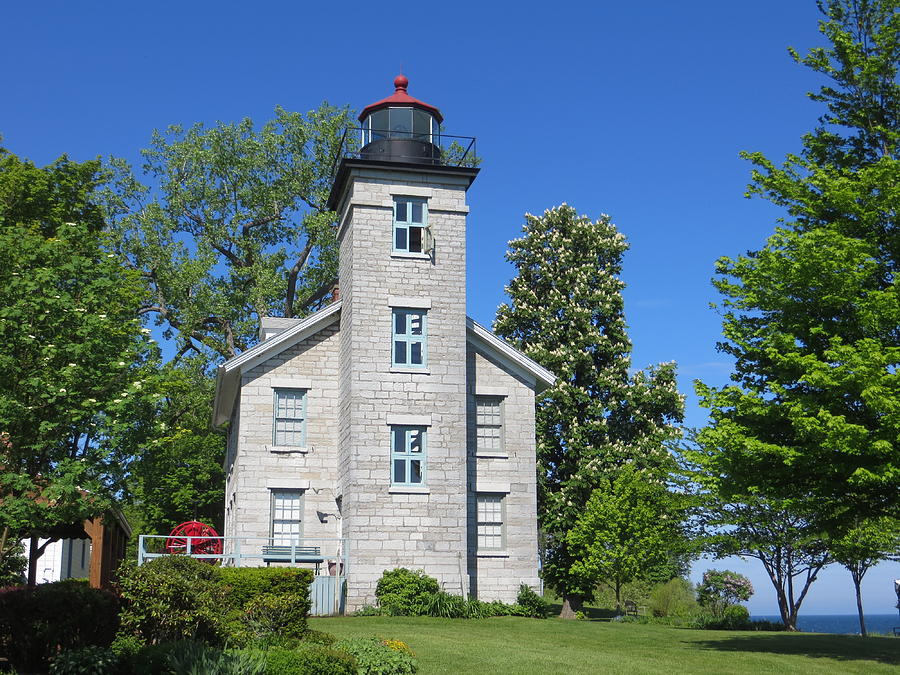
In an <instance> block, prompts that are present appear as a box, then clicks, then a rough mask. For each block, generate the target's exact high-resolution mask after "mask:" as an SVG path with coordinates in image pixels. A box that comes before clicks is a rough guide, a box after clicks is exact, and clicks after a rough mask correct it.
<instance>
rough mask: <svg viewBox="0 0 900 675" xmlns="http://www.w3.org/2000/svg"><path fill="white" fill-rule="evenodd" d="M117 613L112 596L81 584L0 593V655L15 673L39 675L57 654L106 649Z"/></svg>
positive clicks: (65, 584) (50, 585)
mask: <svg viewBox="0 0 900 675" xmlns="http://www.w3.org/2000/svg"><path fill="white" fill-rule="evenodd" d="M118 609H119V603H118V601H117V600H116V597H115V596H114V595H113V594H112V593H110V592H108V591H102V590H99V589H96V588H89V587H88V586H87V584H86V583H83V582H73V581H69V580H66V581H62V582H56V583H51V584H41V585H39V586H36V587H34V588H27V587H23V586H10V587H7V588H3V589H0V653H2V654H3V655H5V656H6V658H7V659H8V660H9V662H10V663H11V664H12V665H13V667H15V668H16V669H18V670H22V671H25V672H34V671H45V670H46V669H47V665H48V662H49V659H50V657H52V656H55V655H56V654H58V653H59V652H60V651H65V650H72V649H79V648H81V647H88V646H98V647H108V646H109V645H110V643H111V642H112V641H113V638H114V637H115V635H116V630H117V628H118V626H119V618H118Z"/></svg>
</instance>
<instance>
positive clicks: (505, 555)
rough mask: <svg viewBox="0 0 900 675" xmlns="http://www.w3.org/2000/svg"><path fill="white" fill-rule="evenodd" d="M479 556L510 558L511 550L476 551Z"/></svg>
mask: <svg viewBox="0 0 900 675" xmlns="http://www.w3.org/2000/svg"><path fill="white" fill-rule="evenodd" d="M475 555H476V556H477V557H479V558H508V557H509V551H476V553H475Z"/></svg>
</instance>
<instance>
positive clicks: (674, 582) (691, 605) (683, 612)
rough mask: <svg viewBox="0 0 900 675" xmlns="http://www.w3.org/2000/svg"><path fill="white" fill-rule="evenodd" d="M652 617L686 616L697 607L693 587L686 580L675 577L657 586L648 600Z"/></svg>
mask: <svg viewBox="0 0 900 675" xmlns="http://www.w3.org/2000/svg"><path fill="white" fill-rule="evenodd" d="M648 604H649V606H650V610H651V611H652V612H653V616H659V617H663V616H679V617H682V616H687V615H688V614H690V613H691V612H693V611H694V610H695V609H696V607H697V600H696V595H695V593H694V587H693V585H692V584H691V582H689V581H688V580H687V579H683V578H681V577H676V578H675V579H669V581H667V582H665V583H664V584H657V585H656V587H654V589H653V590H652V591H651V592H650V598H649V600H648Z"/></svg>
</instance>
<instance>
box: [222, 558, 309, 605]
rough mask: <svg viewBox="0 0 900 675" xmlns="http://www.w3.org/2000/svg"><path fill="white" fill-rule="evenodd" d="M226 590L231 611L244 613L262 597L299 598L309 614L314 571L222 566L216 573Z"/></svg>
mask: <svg viewBox="0 0 900 675" xmlns="http://www.w3.org/2000/svg"><path fill="white" fill-rule="evenodd" d="M217 571H218V576H219V579H220V581H221V583H222V584H223V585H224V586H225V587H226V595H225V603H226V606H227V607H228V608H229V609H240V610H243V609H244V606H245V605H246V604H247V602H248V601H249V600H252V599H253V598H255V597H257V596H259V595H263V594H271V595H283V594H287V593H290V594H291V595H299V596H300V597H301V598H302V599H303V600H302V601H303V603H304V605H305V608H304V610H303V611H304V614H308V613H309V585H310V584H311V583H312V580H313V572H312V570H304V569H298V568H296V567H222V568H220V569H218V570H217Z"/></svg>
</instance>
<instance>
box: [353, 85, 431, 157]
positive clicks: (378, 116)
mask: <svg viewBox="0 0 900 675" xmlns="http://www.w3.org/2000/svg"><path fill="white" fill-rule="evenodd" d="M408 86H409V80H408V79H407V78H406V76H404V75H398V76H397V77H396V78H394V88H395V91H394V93H393V95H392V96H389V97H388V98H385V99H382V100H381V101H378V102H377V103H373V104H372V105H369V106H366V108H365V109H364V110H363V111H362V113H361V114H360V116H359V121H360V124H361V126H362V138H361V146H362V149H361V150H360V157H361V158H363V159H381V160H389V161H395V162H414V163H425V164H440V162H441V149H440V140H439V136H440V124H441V122H443V120H444V118H443V116H442V115H441V111H440V110H438V109H437V108H435V107H434V106H432V105H428V104H427V103H424V102H422V101H419V100H418V99H415V98H413V97H412V96H410V95H409V94H407V93H406V88H407V87H408Z"/></svg>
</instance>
